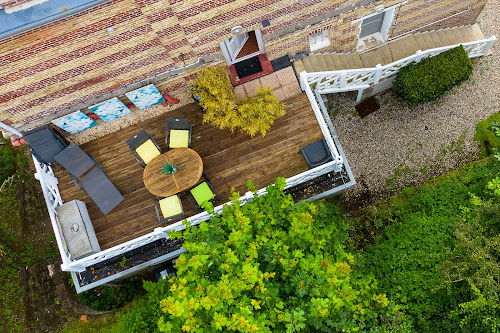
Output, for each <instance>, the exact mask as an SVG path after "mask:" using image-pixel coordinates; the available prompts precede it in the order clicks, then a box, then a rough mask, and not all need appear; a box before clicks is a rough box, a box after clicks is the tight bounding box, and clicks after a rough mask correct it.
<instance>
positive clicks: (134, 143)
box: [126, 130, 163, 168]
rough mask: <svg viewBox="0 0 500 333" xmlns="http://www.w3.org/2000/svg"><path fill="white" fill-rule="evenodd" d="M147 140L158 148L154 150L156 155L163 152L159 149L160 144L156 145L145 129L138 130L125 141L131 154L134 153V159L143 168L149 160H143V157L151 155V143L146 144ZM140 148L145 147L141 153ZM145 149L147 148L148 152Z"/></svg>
mask: <svg viewBox="0 0 500 333" xmlns="http://www.w3.org/2000/svg"><path fill="white" fill-rule="evenodd" d="M148 140H151V142H152V143H153V144H154V146H155V147H156V148H157V149H158V152H156V153H157V154H158V155H160V154H162V153H163V152H162V151H161V149H160V146H158V144H157V143H156V141H155V139H153V137H152V136H151V135H150V134H148V133H146V131H144V130H142V131H140V132H139V133H137V134H136V135H134V136H133V137H132V138H131V139H128V140H127V141H126V142H127V144H128V148H129V149H130V151H131V152H132V155H134V158H135V160H136V161H137V163H139V165H140V166H141V167H143V168H145V167H146V164H148V162H149V160H144V158H146V156H151V154H150V153H151V151H150V150H151V149H154V148H153V146H152V145H151V147H148V146H147V144H148V142H147V141H148ZM141 146H142V147H141ZM138 148H139V151H137V149H138ZM142 148H146V149H145V151H144V152H145V153H143V154H142V155H141V150H142ZM147 150H149V152H148V151H147Z"/></svg>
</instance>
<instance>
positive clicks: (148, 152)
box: [135, 140, 160, 164]
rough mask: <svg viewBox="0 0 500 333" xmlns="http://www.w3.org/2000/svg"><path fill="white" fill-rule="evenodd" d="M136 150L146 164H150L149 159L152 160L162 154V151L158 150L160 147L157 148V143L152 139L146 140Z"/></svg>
mask: <svg viewBox="0 0 500 333" xmlns="http://www.w3.org/2000/svg"><path fill="white" fill-rule="evenodd" d="M135 151H136V152H137V154H138V155H139V156H140V157H141V158H142V160H143V161H144V163H146V164H148V163H149V161H151V160H152V159H153V158H155V157H156V156H158V155H160V151H159V150H158V148H156V146H155V144H154V143H153V141H151V140H148V141H146V142H144V143H143V144H142V145H140V146H139V147H137V149H136V150H135Z"/></svg>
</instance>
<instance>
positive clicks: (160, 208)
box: [154, 194, 184, 223]
mask: <svg viewBox="0 0 500 333" xmlns="http://www.w3.org/2000/svg"><path fill="white" fill-rule="evenodd" d="M154 202H155V209H156V216H157V217H158V222H160V223H169V222H172V221H175V220H177V219H179V218H180V217H182V216H183V215H184V209H183V208H182V202H181V197H180V195H179V194H177V195H172V196H170V197H166V198H156V199H155V200H154Z"/></svg>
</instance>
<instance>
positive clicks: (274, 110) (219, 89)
mask: <svg viewBox="0 0 500 333" xmlns="http://www.w3.org/2000/svg"><path fill="white" fill-rule="evenodd" d="M192 91H193V95H194V96H197V97H198V99H199V103H200V106H201V107H202V108H203V110H204V111H205V113H204V114H203V122H204V123H209V124H211V125H213V126H216V127H219V128H220V129H229V130H231V131H234V130H235V129H236V128H239V129H240V130H242V131H243V132H246V133H248V134H250V136H254V135H255V134H257V133H261V134H262V135H263V136H264V135H265V134H266V132H267V131H268V130H269V129H270V128H271V125H272V123H273V122H274V120H276V119H277V118H279V117H281V116H283V115H284V114H285V107H284V105H283V103H282V102H280V101H278V100H276V97H275V96H274V95H273V93H272V89H269V88H261V89H259V90H258V91H257V92H256V94H255V95H254V96H252V97H248V98H245V99H238V98H237V97H236V95H235V94H234V91H233V86H232V85H231V81H230V80H229V75H228V74H227V71H226V69H225V68H224V67H222V66H214V67H209V68H205V69H202V70H201V71H200V72H199V73H198V76H197V78H196V79H195V80H194V81H193V83H192Z"/></svg>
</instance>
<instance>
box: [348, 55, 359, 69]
mask: <svg viewBox="0 0 500 333" xmlns="http://www.w3.org/2000/svg"><path fill="white" fill-rule="evenodd" d="M345 59H346V60H347V63H348V64H349V68H352V69H356V68H362V67H363V62H361V58H360V57H359V54H346V55H345Z"/></svg>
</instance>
